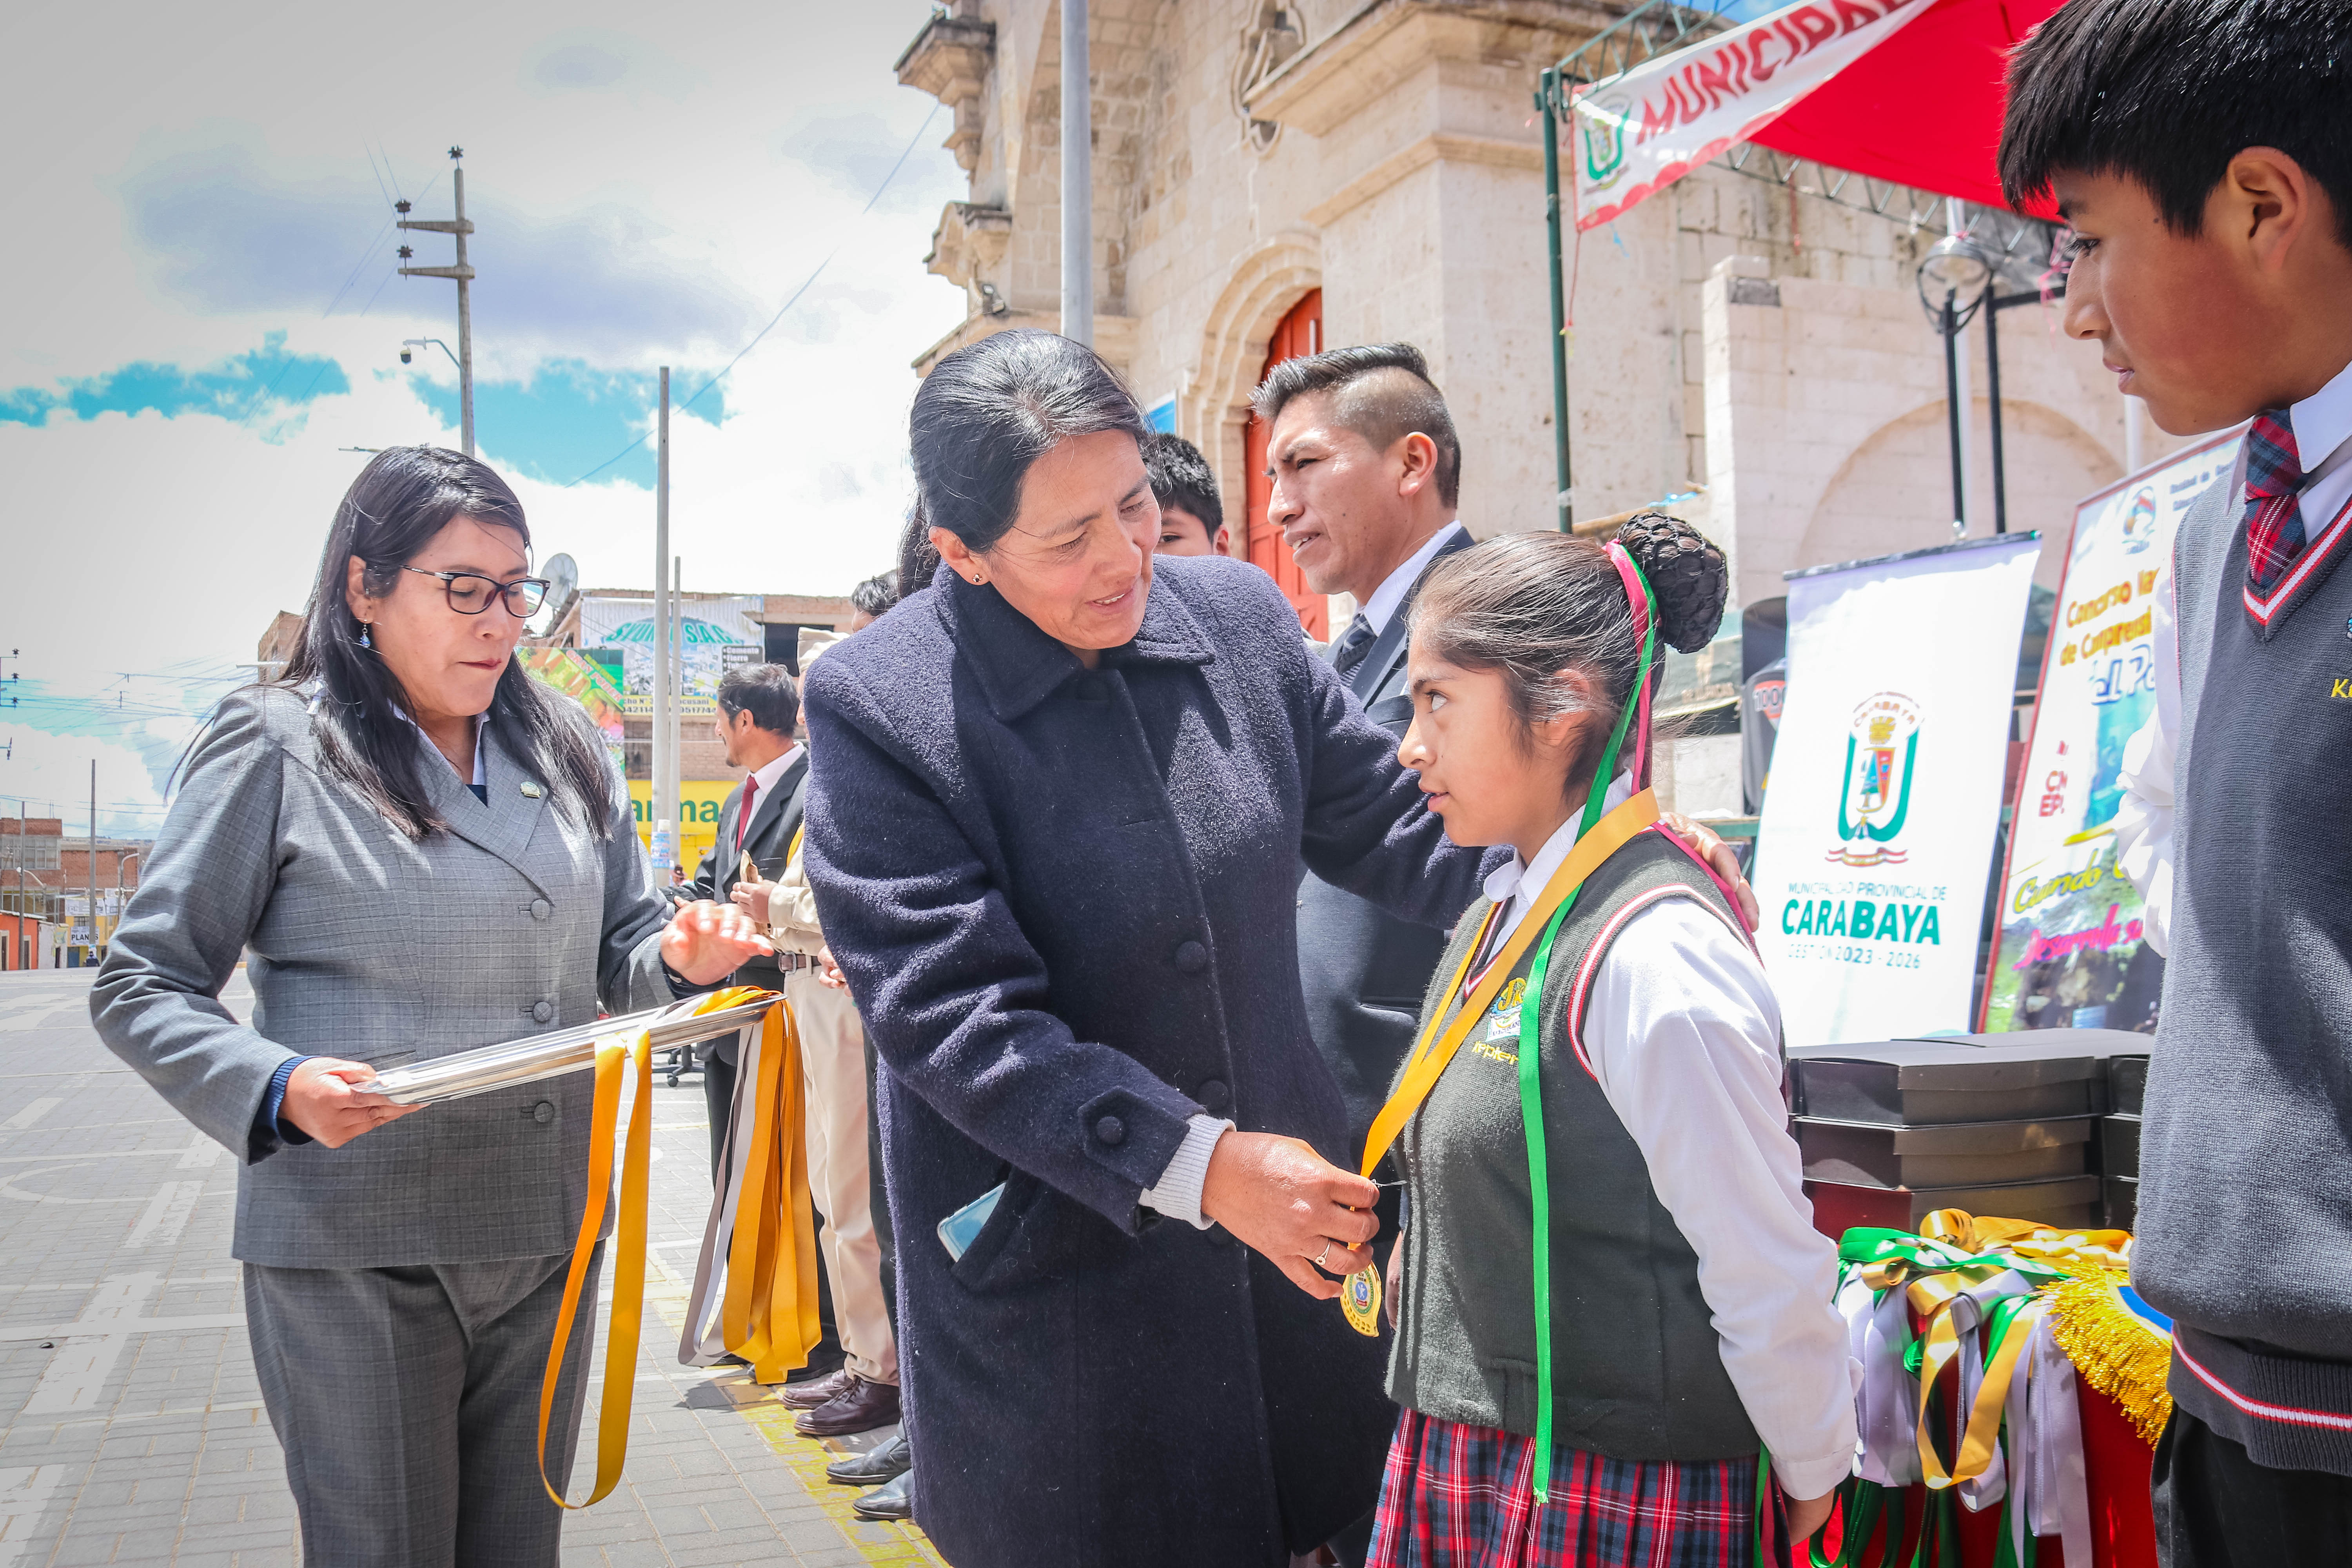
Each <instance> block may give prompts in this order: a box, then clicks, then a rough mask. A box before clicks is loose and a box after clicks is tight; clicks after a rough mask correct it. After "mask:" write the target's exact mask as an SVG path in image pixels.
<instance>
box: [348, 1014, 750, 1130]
mask: <svg viewBox="0 0 2352 1568" xmlns="http://www.w3.org/2000/svg"><path fill="white" fill-rule="evenodd" d="M775 1001H776V998H775V997H774V996H772V995H769V996H764V997H762V998H761V999H760V1000H759V1001H756V1002H746V1003H742V1004H740V1005H736V1006H733V1007H727V1008H722V1009H720V1010H719V1011H718V1012H715V1013H700V1014H693V1013H688V1011H687V1009H688V1008H689V1007H692V1006H693V1005H695V1003H694V999H693V998H691V997H689V998H688V999H687V1000H686V1001H683V1002H678V1003H676V1004H673V1005H670V1006H667V1007H653V1008H648V1009H647V1010H646V1011H645V1012H642V1013H629V1014H625V1015H624V1016H620V1017H617V1018H600V1019H598V1020H597V1021H596V1022H595V1023H593V1024H582V1025H579V1026H576V1027H573V1028H569V1029H556V1030H553V1031H552V1032H551V1033H548V1034H544V1035H533V1036H530V1037H529V1038H527V1039H520V1040H508V1041H505V1042H503V1043H502V1044H499V1045H495V1046H479V1047H475V1048H474V1049H472V1050H469V1051H453V1052H451V1053H450V1054H449V1055H447V1056H446V1057H435V1058H433V1059H432V1060H430V1061H422V1062H414V1063H410V1064H408V1065H406V1066H403V1067H397V1068H393V1069H392V1070H391V1071H390V1072H386V1073H381V1074H379V1075H377V1077H376V1078H375V1079H373V1080H372V1081H371V1082H368V1083H365V1084H361V1085H355V1086H354V1087H355V1088H356V1089H358V1090H359V1091H360V1092H362V1093H368V1094H380V1095H383V1097H384V1098H385V1099H386V1100H392V1101H394V1103H396V1104H400V1105H427V1104H432V1103H435V1102H436V1101H439V1100H463V1099H465V1098H466V1097H467V1095H470V1094H488V1092H490V1090H492V1089H508V1088H511V1087H512V1086H514V1085H516V1084H520V1083H536V1082H538V1081H539V1080H540V1079H543V1078H556V1077H559V1076H561V1075H562V1074H564V1073H568V1072H583V1071H585V1070H586V1069H588V1068H592V1067H593V1066H595V1064H596V1042H597V1041H599V1040H602V1039H607V1038H609V1037H612V1036H614V1035H620V1036H623V1037H632V1038H633V1037H635V1035H636V1034H637V1032H638V1031H639V1030H644V1031H645V1032H646V1034H647V1035H649V1036H650V1037H651V1038H652V1042H653V1048H654V1049H656V1050H667V1049H668V1048H669V1047H672V1046H684V1045H692V1044H694V1043H696V1042H698V1041H701V1040H714V1039H717V1038H718V1037H719V1036H721V1035H731V1034H734V1033H735V1032H736V1031H737V1030H739V1029H743V1028H746V1027H749V1026H751V1025H753V1024H756V1023H758V1022H759V1021H760V1019H761V1017H762V1016H765V1015H766V1013H767V1011H768V1009H769V1008H770V1007H771V1006H772V1005H774V1004H775Z"/></svg>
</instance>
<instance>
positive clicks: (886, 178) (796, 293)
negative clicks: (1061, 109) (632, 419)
mask: <svg viewBox="0 0 2352 1568" xmlns="http://www.w3.org/2000/svg"><path fill="white" fill-rule="evenodd" d="M939 112H940V106H939V105H937V104H933V105H932V106H931V111H930V113H929V114H927V115H925V116H923V122H922V124H920V125H919V126H917V127H916V128H915V133H914V135H912V136H911V137H908V140H907V145H906V148H905V150H904V151H902V152H900V153H899V154H898V162H897V163H893V164H891V165H890V172H889V173H888V174H885V175H883V176H882V183H881V184H878V185H877V186H875V187H874V194H873V195H870V196H868V197H866V205H864V206H862V207H860V208H858V209H857V218H862V217H864V216H866V214H867V213H870V212H872V211H873V210H874V204H875V203H877V202H878V201H880V200H881V199H882V193H883V192H885V191H887V190H888V189H889V188H890V182H891V181H893V180H895V179H897V178H898V171H899V170H900V169H903V168H905V167H906V166H907V160H908V158H909V157H911V156H913V155H914V152H915V146H916V144H917V143H918V142H921V141H922V139H923V133H924V132H927V131H929V129H930V128H931V121H933V120H936V119H937V118H938V117H939ZM857 218H852V219H851V220H850V221H851V222H852V223H855V222H856V221H857ZM840 254H841V247H840V245H839V244H838V243H836V244H835V246H834V247H833V248H832V249H831V250H829V251H827V252H825V256H824V260H823V261H820V262H818V263H817V264H816V270H815V271H814V272H812V273H810V274H809V275H808V277H807V278H806V279H803V281H802V283H801V286H800V287H799V288H797V289H793V292H792V297H791V298H790V299H788V300H785V301H784V302H783V304H782V306H780V307H778V309H777V310H776V313H775V314H774V315H772V316H771V317H769V318H768V324H767V325H766V326H764V327H761V329H760V330H759V331H757V332H755V333H753V334H752V336H751V342H748V343H745V344H744V345H743V346H742V347H741V348H740V349H738V350H736V351H735V357H734V358H733V359H730V360H729V361H728V362H727V363H725V364H723V365H721V366H720V367H719V372H718V374H716V375H713V376H712V377H711V378H710V379H709V380H708V381H706V382H704V383H703V384H701V385H700V386H698V387H696V388H695V389H694V393H693V395H692V396H689V397H688V398H687V400H686V401H685V402H683V403H680V404H678V405H677V409H678V410H679V412H681V413H683V412H684V411H685V410H687V409H688V408H691V407H692V406H694V401H695V398H698V397H700V396H701V395H703V394H704V393H706V392H708V391H709V390H710V389H711V388H712V387H714V386H716V385H718V384H719V379H720V378H721V377H723V376H724V375H726V374H727V373H728V372H729V371H730V370H733V369H734V368H735V367H736V366H737V365H738V364H740V363H742V359H743V356H744V355H745V354H747V353H751V351H752V350H753V349H755V348H758V347H759V346H760V340H761V339H762V338H764V337H766V336H767V335H768V334H769V333H770V332H772V331H775V330H776V323H777V322H779V321H782V320H783V319H784V316H785V313H786V312H788V311H789V310H792V308H793V306H794V305H797V304H799V303H800V299H801V296H802V295H803V294H805V293H807V292H808V291H809V288H810V286H811V285H812V284H814V282H815V281H816V280H817V279H819V278H820V277H822V276H824V269H825V268H828V267H830V266H832V265H833V258H835V257H836V256H838V255H840ZM651 434H652V432H650V431H648V432H646V435H642V436H639V437H637V438H636V439H635V440H634V441H632V442H630V443H629V444H628V445H627V446H625V447H622V448H621V449H620V450H619V451H617V452H615V453H614V454H613V455H612V456H611V457H609V458H605V459H604V461H603V462H601V463H599V464H597V465H596V466H595V467H594V468H591V469H589V470H588V471H587V472H586V473H584V474H583V475H581V476H580V478H579V479H574V480H572V484H570V485H566V486H564V487H563V488H564V489H571V488H572V485H577V484H580V483H582V482H583V481H584V480H587V479H594V478H595V477H596V476H597V475H598V474H601V473H603V472H604V470H605V469H606V468H611V467H612V466H613V465H614V464H615V463H617V462H619V461H620V460H621V459H622V458H625V457H627V456H628V455H629V454H630V453H632V452H634V451H635V450H636V449H637V448H638V447H642V446H644V445H645V444H646V439H647V437H649V436H650V435H651Z"/></svg>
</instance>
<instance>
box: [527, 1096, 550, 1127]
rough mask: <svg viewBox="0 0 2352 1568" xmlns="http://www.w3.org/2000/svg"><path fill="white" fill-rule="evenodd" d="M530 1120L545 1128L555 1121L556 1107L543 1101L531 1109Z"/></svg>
mask: <svg viewBox="0 0 2352 1568" xmlns="http://www.w3.org/2000/svg"><path fill="white" fill-rule="evenodd" d="M530 1119H531V1120H532V1121H536V1122H538V1123H539V1124H540V1125H541V1127H544V1126H546V1125H547V1124H548V1123H549V1122H551V1121H554V1120H555V1107H553V1106H552V1105H550V1104H549V1103H548V1102H547V1101H545V1100H541V1101H540V1102H539V1103H538V1104H537V1105H534V1106H532V1107H531V1108H530Z"/></svg>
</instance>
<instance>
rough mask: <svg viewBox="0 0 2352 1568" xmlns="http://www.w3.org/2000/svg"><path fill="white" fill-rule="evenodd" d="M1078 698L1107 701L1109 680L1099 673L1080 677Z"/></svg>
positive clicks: (1081, 699)
mask: <svg viewBox="0 0 2352 1568" xmlns="http://www.w3.org/2000/svg"><path fill="white" fill-rule="evenodd" d="M1078 700H1079V701H1081V702H1108V701H1109V700H1110V682H1109V681H1108V680H1105V679H1103V678H1102V677H1101V676H1099V675H1088V676H1084V677H1082V678H1080V679H1079V681H1078Z"/></svg>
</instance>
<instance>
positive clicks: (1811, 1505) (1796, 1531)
mask: <svg viewBox="0 0 2352 1568" xmlns="http://www.w3.org/2000/svg"><path fill="white" fill-rule="evenodd" d="M1836 1501H1837V1493H1836V1492H1834V1491H1826V1492H1823V1493H1822V1495H1821V1496H1819V1497H1817V1498H1805V1499H1802V1500H1799V1499H1797V1498H1790V1500H1789V1501H1788V1505H1787V1506H1788V1514H1789V1542H1790V1544H1791V1545H1796V1544H1799V1543H1801V1542H1807V1541H1811V1539H1812V1538H1813V1537H1814V1536H1816V1535H1819V1534H1820V1533H1821V1532H1822V1526H1823V1525H1825V1524H1827V1523H1828V1522H1829V1521H1830V1505H1831V1504H1832V1503H1834V1502H1836Z"/></svg>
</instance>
